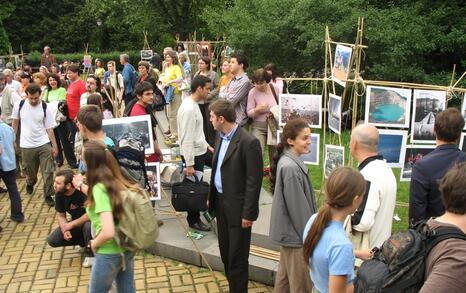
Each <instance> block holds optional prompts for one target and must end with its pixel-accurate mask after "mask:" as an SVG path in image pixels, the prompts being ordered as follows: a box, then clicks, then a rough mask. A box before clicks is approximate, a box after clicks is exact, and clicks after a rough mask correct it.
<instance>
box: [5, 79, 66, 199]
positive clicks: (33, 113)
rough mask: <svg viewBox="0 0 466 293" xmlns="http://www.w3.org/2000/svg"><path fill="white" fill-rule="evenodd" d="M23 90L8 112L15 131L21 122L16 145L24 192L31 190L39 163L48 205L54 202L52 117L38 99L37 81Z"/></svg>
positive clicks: (43, 103) (54, 142)
mask: <svg viewBox="0 0 466 293" xmlns="http://www.w3.org/2000/svg"><path fill="white" fill-rule="evenodd" d="M26 94H27V99H26V100H22V101H20V102H18V103H16V104H15V106H14V107H13V113H12V115H11V118H12V119H13V124H12V125H13V129H14V131H15V133H17V132H18V126H19V125H21V134H20V147H21V153H22V158H23V163H24V168H25V172H26V191H27V193H28V194H32V193H33V191H34V185H35V184H36V182H37V172H38V170H39V166H40V169H41V173H42V178H43V180H44V196H45V202H46V203H47V204H48V205H49V206H50V207H52V206H54V205H55V202H54V200H53V198H52V195H53V172H54V171H55V165H54V162H53V157H55V156H57V154H58V148H57V142H56V140H55V135H54V133H53V126H54V117H53V114H52V111H51V110H50V109H48V108H47V104H46V103H45V102H43V101H42V100H41V98H40V96H41V89H40V87H39V86H38V85H36V84H30V85H28V86H27V88H26ZM52 156H53V157H52Z"/></svg>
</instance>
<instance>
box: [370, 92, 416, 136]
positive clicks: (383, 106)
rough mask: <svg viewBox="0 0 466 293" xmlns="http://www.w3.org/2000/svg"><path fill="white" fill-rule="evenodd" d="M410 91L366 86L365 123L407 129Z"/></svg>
mask: <svg viewBox="0 0 466 293" xmlns="http://www.w3.org/2000/svg"><path fill="white" fill-rule="evenodd" d="M410 105H411V90H410V89H402V88H394V87H381V86H367V88H366V113H365V114H366V115H365V122H366V123H371V124H373V125H375V126H382V127H396V128H409V122H410V121H409V110H410Z"/></svg>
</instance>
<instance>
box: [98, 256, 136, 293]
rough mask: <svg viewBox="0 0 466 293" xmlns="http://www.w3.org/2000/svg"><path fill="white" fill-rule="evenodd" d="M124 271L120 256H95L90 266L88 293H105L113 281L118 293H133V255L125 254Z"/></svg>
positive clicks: (134, 290)
mask: <svg viewBox="0 0 466 293" xmlns="http://www.w3.org/2000/svg"><path fill="white" fill-rule="evenodd" d="M124 255H125V262H126V269H125V270H124V271H123V263H122V256H121V254H100V253H96V254H95V260H94V265H93V266H92V272H91V280H90V285H89V292H90V293H107V292H108V290H110V288H111V286H112V282H113V281H114V280H115V281H116V285H117V289H118V293H133V292H136V289H135V288H134V253H133V252H129V251H127V252H125V254H124Z"/></svg>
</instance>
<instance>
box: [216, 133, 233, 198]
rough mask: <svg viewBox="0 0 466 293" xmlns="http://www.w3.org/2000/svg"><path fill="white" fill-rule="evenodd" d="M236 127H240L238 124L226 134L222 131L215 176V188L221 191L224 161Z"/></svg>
mask: <svg viewBox="0 0 466 293" xmlns="http://www.w3.org/2000/svg"><path fill="white" fill-rule="evenodd" d="M236 129H238V125H236V126H235V128H233V129H232V130H231V131H230V133H228V134H224V133H223V132H220V139H221V140H222V142H221V144H220V149H219V151H218V163H217V170H216V171H215V178H214V183H215V188H217V191H218V192H219V193H223V188H222V173H221V169H222V162H223V158H224V157H225V154H226V152H227V150H228V146H229V145H230V141H231V138H232V137H233V135H235V132H236Z"/></svg>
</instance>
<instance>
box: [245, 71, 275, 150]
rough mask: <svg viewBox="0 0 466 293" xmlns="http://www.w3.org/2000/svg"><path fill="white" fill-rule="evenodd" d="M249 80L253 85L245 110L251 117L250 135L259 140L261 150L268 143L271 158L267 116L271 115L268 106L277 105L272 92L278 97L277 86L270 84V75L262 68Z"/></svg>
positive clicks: (273, 147) (272, 147) (272, 146)
mask: <svg viewBox="0 0 466 293" xmlns="http://www.w3.org/2000/svg"><path fill="white" fill-rule="evenodd" d="M251 80H252V82H253V83H254V87H253V88H252V89H251V90H250V91H249V95H248V108H247V112H248V116H249V117H250V118H252V119H253V122H252V135H254V136H255V137H257V139H258V140H259V142H260V144H261V148H262V152H264V150H265V146H266V145H268V153H269V158H271V157H272V155H273V154H274V153H275V145H274V144H272V142H271V141H270V139H268V137H267V116H269V115H272V113H271V112H270V108H271V107H273V106H276V105H277V101H276V98H275V96H274V93H275V95H276V96H277V99H278V93H279V92H278V88H277V87H275V86H273V85H272V86H271V84H270V80H271V77H270V75H269V74H267V72H266V71H265V70H264V69H257V70H255V71H254V72H253V73H252V76H251ZM272 90H273V91H274V92H273V91H272ZM273 143H275V142H273Z"/></svg>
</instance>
